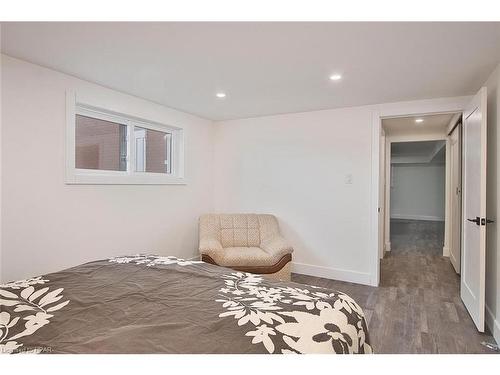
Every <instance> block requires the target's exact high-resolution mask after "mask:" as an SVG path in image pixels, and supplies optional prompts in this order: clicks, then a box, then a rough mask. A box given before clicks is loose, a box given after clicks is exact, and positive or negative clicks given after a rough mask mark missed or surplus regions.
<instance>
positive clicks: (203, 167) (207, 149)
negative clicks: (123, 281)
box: [1, 55, 213, 281]
mask: <svg viewBox="0 0 500 375" xmlns="http://www.w3.org/2000/svg"><path fill="white" fill-rule="evenodd" d="M2 76H3V81H2V86H1V88H2V102H1V103H2V124H3V142H2V147H1V150H2V159H3V162H2V169H3V183H2V201H3V206H2V227H1V228H2V233H3V236H2V241H1V243H2V247H3V259H2V260H3V262H2V264H3V269H2V273H3V276H2V280H4V281H6V280H14V279H19V278H24V277H28V276H33V275H39V274H43V273H47V272H52V271H57V270H60V269H62V268H65V267H69V266H74V265H77V264H80V263H82V262H86V261H90V260H95V259H101V258H104V257H108V256H113V255H118V254H131V253H137V252H155V253H159V254H172V255H177V256H181V257H192V256H194V255H195V254H196V253H197V247H198V235H197V218H198V216H199V215H200V214H201V213H204V212H209V211H211V210H212V208H213V205H212V200H213V191H212V186H213V183H212V158H213V123H212V122H211V121H207V120H203V119H200V118H198V117H195V116H192V115H188V114H185V113H182V112H179V111H175V110H172V109H169V108H166V107H163V106H161V105H157V104H154V103H151V102H148V101H145V100H142V99H139V98H136V97H132V96H130V95H125V94H122V93H119V92H116V91H113V90H109V89H106V88H104V87H101V86H98V85H95V84H92V83H89V82H85V81H82V80H79V79H76V78H74V77H71V76H68V75H64V74H61V73H58V72H55V71H53V70H49V69H45V68H42V67H39V66H36V65H32V64H29V63H26V62H23V61H20V60H16V59H13V58H10V57H7V56H5V55H2ZM68 89H71V90H74V91H76V92H77V94H78V92H83V93H85V95H86V96H93V97H95V98H96V99H98V100H100V101H105V102H106V103H108V104H109V106H110V107H111V109H113V110H115V111H117V112H122V113H126V114H133V115H136V116H139V117H142V118H147V119H151V120H153V121H157V122H161V123H167V124H171V125H174V126H179V127H183V128H184V129H185V139H186V178H187V180H188V184H187V185H149V186H145V185H142V186H141V185H125V186H117V185H108V186H105V185H65V184H64V146H65V143H64V141H65V138H64V131H65V91H66V90H68ZM6 140H8V142H7V141H6Z"/></svg>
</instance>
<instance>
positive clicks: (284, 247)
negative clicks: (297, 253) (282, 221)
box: [260, 235, 293, 256]
mask: <svg viewBox="0 0 500 375" xmlns="http://www.w3.org/2000/svg"><path fill="white" fill-rule="evenodd" d="M260 247H261V249H262V250H264V251H265V252H266V253H268V254H272V255H275V256H283V255H286V254H291V253H293V248H292V246H290V244H289V243H288V242H287V241H286V240H285V239H284V238H283V237H282V236H280V235H277V236H274V237H272V238H270V239H268V240H265V241H263V242H262V243H261V244H260Z"/></svg>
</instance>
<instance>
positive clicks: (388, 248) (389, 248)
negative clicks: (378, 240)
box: [384, 241, 391, 251]
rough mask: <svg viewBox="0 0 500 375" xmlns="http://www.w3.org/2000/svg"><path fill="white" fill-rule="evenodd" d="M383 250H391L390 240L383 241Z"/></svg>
mask: <svg viewBox="0 0 500 375" xmlns="http://www.w3.org/2000/svg"><path fill="white" fill-rule="evenodd" d="M384 250H385V251H391V242H390V241H389V242H386V243H385V247H384Z"/></svg>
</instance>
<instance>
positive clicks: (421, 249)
mask: <svg viewBox="0 0 500 375" xmlns="http://www.w3.org/2000/svg"><path fill="white" fill-rule="evenodd" d="M445 165H446V142H445V141H444V140H435V141H416V142H415V141H408V142H391V169H390V174H391V177H390V221H389V223H390V230H389V232H390V243H391V251H390V252H388V254H386V256H389V255H391V256H399V255H431V256H441V255H443V247H444V234H445V233H444V230H445V195H446V194H445V181H446V168H445Z"/></svg>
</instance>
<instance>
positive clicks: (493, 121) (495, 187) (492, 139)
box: [485, 65, 500, 343]
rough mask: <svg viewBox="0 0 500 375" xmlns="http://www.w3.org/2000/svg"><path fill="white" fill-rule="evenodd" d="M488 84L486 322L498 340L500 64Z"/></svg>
mask: <svg viewBox="0 0 500 375" xmlns="http://www.w3.org/2000/svg"><path fill="white" fill-rule="evenodd" d="M485 86H487V87H488V115H487V121H488V158H487V160H488V161H487V163H488V184H487V188H486V189H487V216H488V218H491V219H495V221H496V223H494V224H490V225H488V227H487V231H486V233H487V240H486V244H487V249H486V324H487V325H488V327H489V328H490V330H491V331H492V332H493V334H494V336H495V340H496V341H497V342H498V343H500V285H499V284H500V254H499V250H498V246H500V238H499V236H500V231H499V230H498V226H499V225H500V223H499V222H498V221H499V219H500V218H499V217H498V213H499V212H500V200H499V199H498V198H499V192H500V174H499V173H498V168H500V153H499V152H498V149H499V147H500V131H499V129H500V93H499V90H500V65H499V66H498V67H497V68H496V69H495V71H494V72H493V73H492V74H491V76H490V78H489V79H488V80H487V81H486V83H485Z"/></svg>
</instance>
